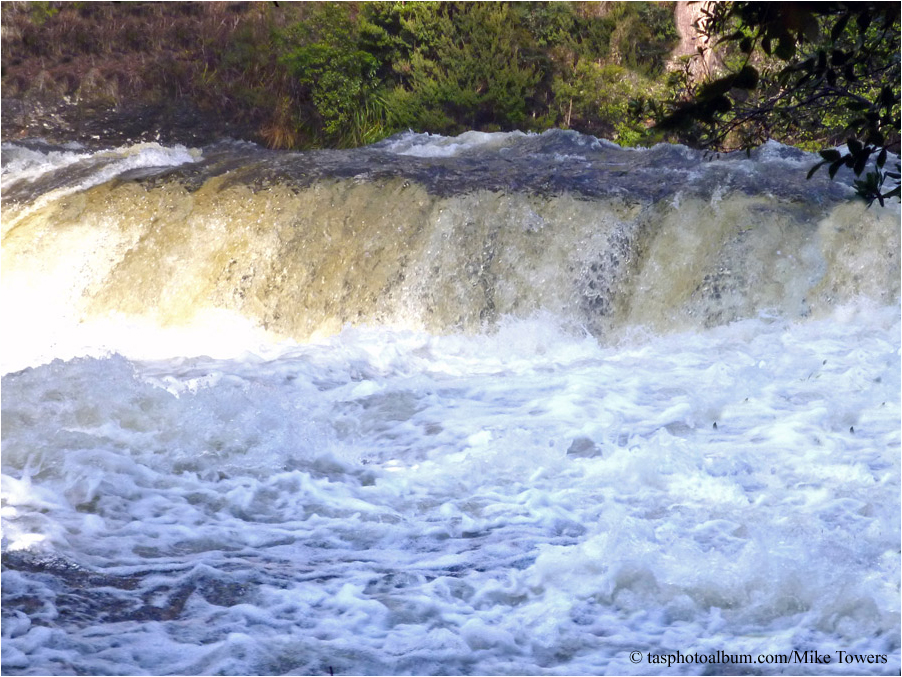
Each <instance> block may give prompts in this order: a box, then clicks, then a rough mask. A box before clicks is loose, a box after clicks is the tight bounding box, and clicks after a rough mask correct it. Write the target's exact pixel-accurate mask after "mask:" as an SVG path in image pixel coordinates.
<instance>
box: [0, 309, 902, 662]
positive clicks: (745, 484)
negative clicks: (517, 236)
mask: <svg viewBox="0 0 902 677" xmlns="http://www.w3.org/2000/svg"><path fill="white" fill-rule="evenodd" d="M502 325H503V326H502V327H501V329H500V330H499V331H498V332H497V333H496V334H493V335H483V336H469V337H468V336H458V335H453V336H445V337H438V336H432V335H429V334H424V333H420V332H394V331H390V330H386V329H378V328H374V329H366V328H348V329H346V330H345V331H344V332H342V333H341V334H340V335H338V336H336V337H333V338H331V339H329V340H328V341H326V342H324V343H322V344H320V345H296V346H283V347H282V349H281V352H280V353H279V354H278V355H275V354H273V355H270V356H268V357H255V356H253V355H250V354H248V355H246V356H245V357H243V358H241V359H214V358H205V357H195V358H175V357H171V358H168V359H165V360H155V361H152V362H141V361H130V360H126V359H125V358H123V357H120V356H112V357H107V358H100V359H97V358H81V359H76V360H72V361H68V362H62V361H55V362H53V363H51V364H47V365H44V366H41V367H38V368H36V369H28V370H26V371H23V372H20V373H17V374H11V375H7V376H6V377H4V380H3V392H4V423H3V473H4V476H3V482H4V485H3V494H4V508H3V519H4V522H3V524H4V552H5V553H6V558H7V560H6V561H7V564H8V567H7V570H6V571H5V572H4V586H3V592H4V597H5V601H4V605H3V610H4V614H5V616H4V624H3V628H4V643H3V644H4V654H3V656H4V657H3V661H4V672H7V671H9V672H30V671H38V672H50V673H56V672H60V671H61V670H63V669H73V670H77V671H81V672H118V673H136V672H153V673H162V674H169V673H190V674H197V673H210V672H223V673H227V674H238V673H241V674H282V673H303V674H309V673H314V672H327V671H329V669H330V668H331V669H332V670H333V671H334V672H336V673H341V672H351V673H355V674H385V673H393V674H408V673H418V674H424V673H426V674H449V673H450V674H454V673H482V674H497V673H502V672H517V673H519V674H536V673H539V672H541V673H548V674H608V673H615V672H616V673H621V674H623V673H630V674H635V673H636V672H637V671H638V672H647V671H649V670H652V669H653V668H654V666H652V665H647V664H645V658H643V664H642V665H638V666H637V665H634V664H632V663H630V661H629V655H630V652H631V651H641V652H643V654H646V653H648V652H661V651H673V652H675V651H676V650H680V651H681V652H682V653H684V654H686V653H692V652H713V651H714V650H716V649H724V650H728V651H730V652H734V653H739V652H742V653H746V652H747V653H752V654H754V655H758V654H761V653H772V652H784V653H786V652H791V651H792V650H793V649H796V648H800V647H801V648H802V649H818V650H819V651H821V652H822V653H823V652H835V651H837V650H840V649H842V650H844V651H850V652H853V653H877V654H885V655H886V656H887V663H886V664H878V665H864V666H856V668H861V669H862V670H864V671H867V670H870V671H871V672H872V673H873V674H894V673H897V672H898V670H899V666H900V662H899V659H900V653H899V641H898V637H899V631H900V625H899V618H900V610H899V587H898V580H899V575H900V571H899V558H898V552H899V545H900V539H899V514H898V495H899V470H900V469H899V454H898V449H899V444H900V434H899V419H900V400H899V392H900V345H899V331H900V327H899V317H898V309H897V308H894V307H890V308H882V309H881V308H874V307H871V308H870V309H868V308H864V307H862V306H859V307H857V308H844V309H842V311H841V312H837V313H836V314H835V315H834V316H833V317H831V318H829V319H826V320H821V321H812V322H806V323H787V322H785V321H783V320H775V319H766V318H765V319H754V320H746V321H743V322H740V323H735V324H732V325H729V326H724V327H719V328H716V329H712V330H708V331H703V332H696V333H691V334H680V335H671V336H665V337H654V336H637V337H635V338H634V339H625V340H624V342H623V343H622V344H621V345H619V346H610V347H603V346H599V345H598V343H597V342H595V340H594V339H592V338H590V337H581V336H572V335H571V334H569V333H567V332H562V331H561V330H560V329H558V328H557V327H556V326H555V325H554V324H553V323H552V322H549V321H548V318H545V319H543V318H536V319H534V320H529V321H524V320H508V321H506V322H504V323H502ZM715 424H716V427H715ZM26 602H27V605H28V607H29V608H30V609H31V611H29V612H28V614H27V615H26V614H24V613H23V612H22V611H20V610H19V609H22V608H24V606H23V605H26ZM66 666H68V668H66ZM794 668H795V669H796V671H799V672H807V671H810V669H809V668H810V666H809V668H806V667H805V666H794ZM762 669H764V668H762ZM821 669H822V666H818V670H819V671H820V670H821ZM845 669H846V668H845V667H843V666H837V665H836V664H835V663H834V664H833V665H832V666H828V668H827V670H828V672H831V673H836V674H841V673H842V672H843V671H844V670H845ZM764 671H765V672H767V671H768V670H764Z"/></svg>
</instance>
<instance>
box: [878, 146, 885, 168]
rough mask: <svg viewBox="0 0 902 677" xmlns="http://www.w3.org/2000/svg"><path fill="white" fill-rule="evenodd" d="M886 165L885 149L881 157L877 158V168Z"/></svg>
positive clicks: (881, 152)
mask: <svg viewBox="0 0 902 677" xmlns="http://www.w3.org/2000/svg"><path fill="white" fill-rule="evenodd" d="M885 164H886V148H883V149H882V150H881V151H880V155H878V156H877V166H878V167H881V168H882V167H883V165H885Z"/></svg>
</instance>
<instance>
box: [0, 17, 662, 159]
mask: <svg viewBox="0 0 902 677" xmlns="http://www.w3.org/2000/svg"><path fill="white" fill-rule="evenodd" d="M0 11H2V21H3V47H2V84H3V91H4V97H6V98H20V99H28V100H43V101H52V102H69V104H71V105H72V106H73V107H75V108H76V109H78V110H79V111H82V110H94V109H97V108H109V109H118V108H124V107H127V106H128V105H130V104H134V103H147V104H151V103H152V104H159V105H163V106H175V105H176V104H177V103H179V102H182V103H179V105H190V106H193V107H195V108H197V109H198V110H200V111H201V112H202V113H203V114H204V119H205V120H206V121H207V122H208V123H210V124H212V123H213V122H214V121H220V122H221V123H222V126H223V127H225V128H229V129H236V131H237V130H240V131H243V130H245V129H250V130H252V132H251V134H250V136H252V138H255V139H256V140H259V141H263V142H264V143H266V144H268V145H270V146H272V147H277V148H292V147H294V148H310V147H335V146H338V147H347V146H355V145H360V144H364V143H370V142H372V141H375V140H377V139H379V138H382V137H385V136H387V135H390V134H392V133H395V132H397V131H400V130H404V129H413V130H415V131H429V132H440V133H457V132H460V131H463V130H466V129H477V130H483V131H496V130H512V129H521V130H527V131H541V130H544V129H548V128H551V127H564V128H570V129H576V130H578V131H582V132H587V133H592V134H596V135H600V136H606V137H608V138H613V139H614V140H617V141H619V142H621V143H633V142H635V141H638V140H640V139H642V138H644V136H645V135H646V126H647V124H646V121H645V120H640V119H638V118H636V119H632V118H630V117H629V116H628V115H627V113H628V101H629V100H630V98H634V97H636V96H638V95H639V94H641V93H645V94H647V93H649V92H659V93H660V94H661V95H663V94H664V93H665V85H664V82H663V79H662V77H661V76H662V73H663V72H664V66H665V62H666V60H667V58H668V55H669V53H670V50H671V49H672V47H673V45H674V44H675V43H676V39H677V33H676V30H675V27H674V25H673V3H655V2H604V3H591V2H561V3H558V2H547V3H546V2H531V3H508V2H497V3H480V2H477V3H466V2H461V3H457V2H416V3H404V2H379V3H375V2H374V3H370V2H347V3H241V2H203V3H201V2H183V3H154V2H130V3H112V2H16V3H3V5H2V7H0ZM63 112H64V113H65V112H67V110H64V111H63ZM240 131H239V133H240Z"/></svg>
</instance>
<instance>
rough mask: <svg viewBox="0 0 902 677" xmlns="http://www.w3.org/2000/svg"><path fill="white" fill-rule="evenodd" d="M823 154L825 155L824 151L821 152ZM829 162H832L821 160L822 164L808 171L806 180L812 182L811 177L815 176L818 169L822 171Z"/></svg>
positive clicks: (819, 163)
mask: <svg viewBox="0 0 902 677" xmlns="http://www.w3.org/2000/svg"><path fill="white" fill-rule="evenodd" d="M821 152H822V153H823V151H821ZM828 162H830V161H829V160H821V161H820V162H818V163H817V164H816V165H814V167H812V168H811V169H809V170H808V176H806V177H805V178H806V179H807V180H810V179H811V177H812V176H814V173H815V172H816V171H817V170H818V169H820V168H821V167H823V166H824V165H825V164H827V163H828Z"/></svg>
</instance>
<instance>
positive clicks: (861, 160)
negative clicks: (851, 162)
mask: <svg viewBox="0 0 902 677" xmlns="http://www.w3.org/2000/svg"><path fill="white" fill-rule="evenodd" d="M870 157H871V151H870V150H866V151H865V152H863V153H862V154H861V155H859V156H858V157H856V158H855V166H854V167H852V171H853V172H855V175H856V176H860V175H861V173H862V172H863V171H864V169H865V167H867V165H868V160H869V159H870ZM871 176H876V175H875V174H873V173H871V174H868V177H871Z"/></svg>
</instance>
